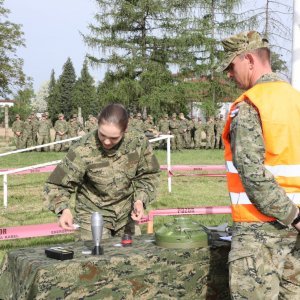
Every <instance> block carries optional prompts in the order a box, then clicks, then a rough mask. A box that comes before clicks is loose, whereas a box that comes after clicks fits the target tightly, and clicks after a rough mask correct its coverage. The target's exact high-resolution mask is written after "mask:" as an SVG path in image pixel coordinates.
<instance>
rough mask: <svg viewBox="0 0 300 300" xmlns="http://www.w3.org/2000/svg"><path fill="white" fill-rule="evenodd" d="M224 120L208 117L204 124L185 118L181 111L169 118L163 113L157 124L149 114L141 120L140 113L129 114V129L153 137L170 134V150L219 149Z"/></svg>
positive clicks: (221, 142)
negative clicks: (171, 136) (140, 131)
mask: <svg viewBox="0 0 300 300" xmlns="http://www.w3.org/2000/svg"><path fill="white" fill-rule="evenodd" d="M224 125H225V121H224V120H223V116H222V115H220V116H219V117H218V118H213V117H210V118H209V119H208V121H207V122H206V124H203V123H202V121H201V119H200V118H198V119H196V118H195V117H192V118H191V119H186V118H185V116H184V114H183V113H179V115H178V118H177V114H176V113H173V114H172V117H171V118H169V116H168V114H164V116H163V118H161V119H160V120H159V121H158V122H157V124H154V122H153V118H152V116H151V115H148V116H147V119H146V120H145V121H144V122H143V120H142V115H141V113H137V114H136V116H135V117H133V115H132V114H130V119H129V129H132V128H134V129H136V130H142V131H144V133H145V134H146V136H148V137H155V136H157V135H159V134H171V135H173V136H174V138H172V139H171V148H172V150H182V149H221V148H224V145H223V141H222V138H221V135H222V132H223V128H224ZM159 147H160V148H165V142H164V141H163V142H161V143H160V145H159Z"/></svg>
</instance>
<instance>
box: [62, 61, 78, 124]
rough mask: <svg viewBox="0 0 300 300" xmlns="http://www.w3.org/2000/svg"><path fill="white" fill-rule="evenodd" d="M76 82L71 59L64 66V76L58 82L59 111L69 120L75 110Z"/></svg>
mask: <svg viewBox="0 0 300 300" xmlns="http://www.w3.org/2000/svg"><path fill="white" fill-rule="evenodd" d="M75 82H76V74H75V69H74V67H73V63H72V61H71V58H68V59H67V61H66V62H65V64H64V65H63V71H62V74H61V75H60V76H59V79H58V81H57V87H58V97H59V98H58V100H59V109H60V112H62V113H63V114H64V115H65V117H66V118H67V119H69V118H70V116H71V114H72V111H73V108H74V103H73V93H74V87H75Z"/></svg>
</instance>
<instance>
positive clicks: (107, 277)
mask: <svg viewBox="0 0 300 300" xmlns="http://www.w3.org/2000/svg"><path fill="white" fill-rule="evenodd" d="M87 243H89V242H85V244H84V243H83V242H77V243H71V244H64V245H61V246H63V247H68V248H72V249H73V250H74V259H72V260H65V261H59V260H55V259H51V258H47V257H46V256H45V248H47V247H46V246H43V247H37V248H21V249H17V250H13V251H10V252H8V253H7V254H6V256H5V257H4V259H3V262H2V265H1V269H0V299H14V300H15V299H17V300H21V299H30V300H32V299H56V300H58V299H97V300H99V299H178V298H181V299H214V300H215V299H230V296H229V289H228V268H227V256H228V252H229V248H230V247H229V246H228V244H226V242H225V243H224V242H223V243H222V242H220V243H219V244H218V243H215V245H216V244H218V245H216V246H215V247H206V248H197V249H167V248H161V247H158V246H156V245H155V243H154V237H153V236H152V235H143V236H141V237H135V238H134V241H133V245H132V246H131V247H120V244H118V243H120V240H119V238H118V239H116V238H114V239H110V240H106V241H103V247H104V255H101V256H92V255H85V254H82V251H83V250H86V249H88V248H90V249H91V246H92V245H91V243H89V244H87ZM55 246H57V245H55Z"/></svg>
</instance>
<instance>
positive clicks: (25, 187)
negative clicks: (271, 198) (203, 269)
mask: <svg viewBox="0 0 300 300" xmlns="http://www.w3.org/2000/svg"><path fill="white" fill-rule="evenodd" d="M156 154H157V157H158V160H159V162H160V164H162V165H164V164H166V163H167V162H166V152H165V151H162V150H158V151H156ZM64 155H65V153H56V152H49V153H43V152H29V153H19V154H13V155H9V156H4V157H1V158H0V169H1V168H17V167H24V166H30V165H34V164H40V163H45V162H48V161H54V160H59V159H61V158H62V157H63V156H64ZM171 163H172V164H173V165H179V164H181V165H182V164H186V165H213V164H218V165H221V164H224V159H223V151H222V150H184V151H182V152H173V153H172V155H171ZM200 173H202V174H203V173H204V172H200V171H190V172H174V175H175V176H174V177H172V192H171V193H169V192H168V186H167V173H166V171H162V172H161V181H160V186H159V192H158V197H157V200H156V201H155V202H153V203H152V204H151V205H150V206H149V207H148V210H151V209H157V208H179V207H180V208H181V207H194V206H206V205H209V206H218V205H229V197H228V193H227V188H226V180H225V177H203V176H199V174H200ZM210 173H211V172H210ZM182 175H190V176H182ZM48 176H49V173H35V174H28V175H9V176H8V208H7V209H4V208H3V206H2V205H3V204H2V201H3V184H2V180H3V178H2V177H0V180H1V183H0V207H1V209H0V211H1V213H0V227H10V226H19V225H27V224H42V223H53V222H56V221H57V219H56V216H55V215H54V214H52V213H51V212H49V211H48V210H47V208H46V207H45V204H44V202H43V198H42V190H43V185H44V182H45V181H46V179H47V177H48ZM173 218H174V217H156V218H155V220H154V229H155V228H158V227H160V226H161V225H162V224H163V223H165V222H167V221H170V219H173ZM191 218H193V219H194V220H196V221H198V222H200V223H202V224H203V225H217V224H220V223H230V216H229V215H208V216H203V215H202V216H191ZM146 226H147V225H146V224H143V225H142V231H143V232H146ZM72 240H73V236H72V235H60V236H51V237H41V238H28V239H19V240H10V241H1V242H0V261H1V260H2V257H3V255H4V254H5V252H6V251H8V250H9V249H12V248H15V247H17V248H19V247H30V246H35V245H41V244H54V243H61V242H69V241H72Z"/></svg>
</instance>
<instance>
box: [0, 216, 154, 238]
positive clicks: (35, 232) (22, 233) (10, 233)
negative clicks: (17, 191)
mask: <svg viewBox="0 0 300 300" xmlns="http://www.w3.org/2000/svg"><path fill="white" fill-rule="evenodd" d="M148 220H149V219H148V216H144V217H143V218H142V219H141V220H140V221H139V224H144V223H148ZM73 232H74V231H72V230H65V229H62V228H61V227H59V226H58V224H57V223H50V224H36V225H25V226H16V227H4V228H0V241H2V240H14V239H24V238H30V237H39V236H49V235H58V234H70V233H73Z"/></svg>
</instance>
